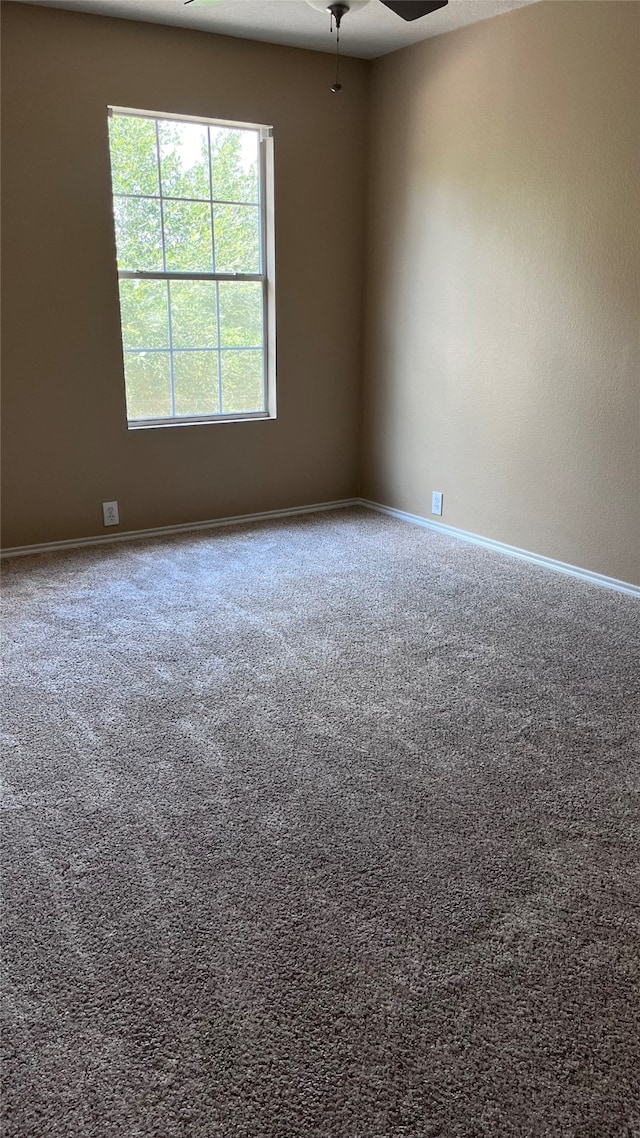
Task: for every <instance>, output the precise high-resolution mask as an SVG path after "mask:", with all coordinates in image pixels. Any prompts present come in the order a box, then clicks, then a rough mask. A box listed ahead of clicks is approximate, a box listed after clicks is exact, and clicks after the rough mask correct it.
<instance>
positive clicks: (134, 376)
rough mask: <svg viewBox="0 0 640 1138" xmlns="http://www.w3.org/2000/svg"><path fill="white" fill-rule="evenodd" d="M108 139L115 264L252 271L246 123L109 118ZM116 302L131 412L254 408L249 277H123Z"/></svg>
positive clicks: (255, 315)
mask: <svg viewBox="0 0 640 1138" xmlns="http://www.w3.org/2000/svg"><path fill="white" fill-rule="evenodd" d="M110 146H111V168H112V181H113V192H114V215H115V226H116V243H117V250H118V266H119V268H120V269H121V270H124V269H126V270H132V271H138V272H153V271H155V272H164V271H174V272H189V273H211V272H219V273H230V272H242V273H258V272H259V271H260V206H259V178H258V139H257V133H256V132H255V131H246V130H238V129H232V128H229V127H213V126H211V127H208V126H206V125H204V124H199V123H186V122H178V121H172V120H159V121H157V122H156V121H155V120H154V119H145V118H140V117H136V116H132V115H117V114H114V115H113V117H112V118H111V120H110ZM120 310H121V322H122V338H123V346H124V351H125V379H126V388H127V407H128V414H129V418H130V419H143V418H160V417H165V416H167V415H171V414H172V413H173V412H174V408H173V406H172V391H173V401H174V403H175V414H177V415H206V414H215V413H217V412H218V411H220V410H221V411H222V412H223V413H233V412H242V411H253V410H260V409H262V406H263V383H262V371H263V362H262V337H263V327H262V285H261V284H260V282H254V281H221V282H217V281H203V280H187V281H165V280H148V279H146V280H145V279H144V278H142V279H140V278H137V279H123V280H121V281H120ZM172 381H173V382H172Z"/></svg>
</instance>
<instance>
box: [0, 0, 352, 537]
mask: <svg viewBox="0 0 640 1138" xmlns="http://www.w3.org/2000/svg"><path fill="white" fill-rule="evenodd" d="M2 32H3V60H4V66H3V75H2V81H3V255H2V265H3V284H4V288H3V331H4V336H3V504H4V508H3V527H4V533H3V543H4V544H5V545H6V546H14V545H22V544H27V543H33V542H43V541H53V540H58V539H64V538H75V537H82V536H85V535H91V534H95V533H104V532H105V531H104V530H103V528H102V515H101V502H102V501H104V500H110V499H117V500H118V501H119V502H120V511H121V522H122V524H121V529H123V530H124V529H137V528H143V527H149V526H158V525H168V524H172V523H178V522H189V521H194V520H200V519H207V518H214V517H219V516H225V515H232V514H239V513H245V512H251V511H258V510H267V509H276V508H281V507H288V506H294V505H299V504H308V503H312V502H317V501H324V500H331V499H334V498H342V497H345V496H349V495H352V494H354V493H355V492H356V490H357V442H358V416H359V379H360V361H361V310H362V262H363V229H364V219H363V214H362V198H363V192H364V157H365V155H364V145H365V133H366V132H365V115H366V95H367V65H366V64H364V63H361V62H358V61H348V62H347V61H345V71H344V79H343V82H344V91H343V93H342V95H341V97H340V99H336V98H335V97H334V96H332V95H331V93H330V92H329V90H328V88H329V85H330V83H331V81H332V77H333V71H332V68H333V63H332V61H331V58H330V57H329V56H326V55H319V54H317V53H314V52H306V51H298V50H294V49H290V48H281V47H274V46H271V45H265V44H257V43H251V42H248V41H244V40H237V39H227V38H222V37H214V36H210V35H206V34H203V33H199V32H193V33H192V32H188V31H183V30H177V29H175V28H165V27H156V26H153V25H150V24H136V23H132V22H129V21H123V20H105V19H102V18H100V17H94V16H86V15H80V14H76V13H73V14H72V13H68V12H60V11H55V10H48V9H43V8H35V7H28V6H22V5H13V4H3V5H2ZM109 103H113V104H116V105H120V106H130V107H139V108H143V109H153V110H160V111H162V110H167V111H176V112H182V113H185V114H191V115H202V116H207V117H214V118H229V119H238V120H241V121H248V122H265V123H272V124H273V125H274V128H275V131H274V134H275V170H276V240H277V289H278V312H277V315H278V410H279V415H278V418H277V420H275V421H269V422H256V423H244V424H242V423H241V424H212V425H206V426H182V427H171V428H162V429H159V430H147V431H141V430H138V431H128V430H127V428H126V421H125V403H124V382H123V375H122V357H121V347H120V333H119V315H118V297H117V281H116V269H115V248H114V238H113V225H112V217H111V199H110V173H109V159H108V147H107V118H106V107H107V105H108V104H109ZM107 532H109V533H113V530H109V531H107Z"/></svg>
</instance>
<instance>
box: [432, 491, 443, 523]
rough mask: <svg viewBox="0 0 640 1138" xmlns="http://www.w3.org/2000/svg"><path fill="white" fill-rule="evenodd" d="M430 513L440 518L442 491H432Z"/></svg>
mask: <svg viewBox="0 0 640 1138" xmlns="http://www.w3.org/2000/svg"><path fill="white" fill-rule="evenodd" d="M431 513H432V514H437V515H438V517H442V491H441V490H433V491H432V493H431Z"/></svg>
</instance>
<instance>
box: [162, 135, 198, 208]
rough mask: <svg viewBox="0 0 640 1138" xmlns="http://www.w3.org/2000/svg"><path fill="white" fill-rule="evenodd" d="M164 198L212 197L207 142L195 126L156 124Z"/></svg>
mask: <svg viewBox="0 0 640 1138" xmlns="http://www.w3.org/2000/svg"><path fill="white" fill-rule="evenodd" d="M158 135H159V138H160V163H161V166H160V169H161V172H162V195H163V197H176V198H206V200H207V201H208V200H209V198H210V197H211V185H210V183H209V141H208V136H207V128H206V126H199V125H198V123H185V122H166V121H165V122H161V123H158Z"/></svg>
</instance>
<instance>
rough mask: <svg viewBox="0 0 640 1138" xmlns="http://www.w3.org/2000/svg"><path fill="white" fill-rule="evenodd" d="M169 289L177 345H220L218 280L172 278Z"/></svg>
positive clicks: (174, 341) (175, 343)
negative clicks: (181, 279)
mask: <svg viewBox="0 0 640 1138" xmlns="http://www.w3.org/2000/svg"><path fill="white" fill-rule="evenodd" d="M169 291H170V295H171V338H172V340H173V346H174V348H215V347H217V344H218V322H217V312H216V284H215V281H171V284H170V285H169Z"/></svg>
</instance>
